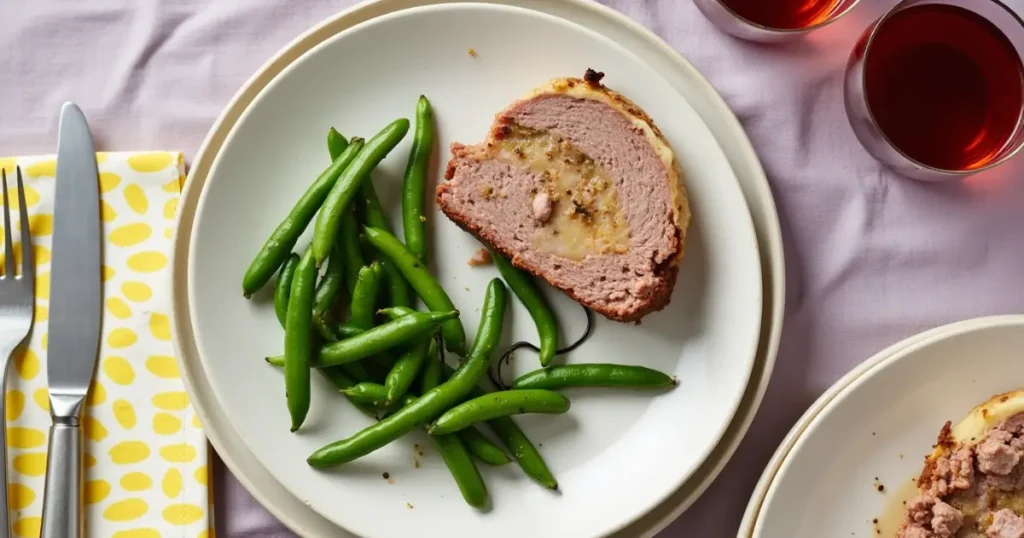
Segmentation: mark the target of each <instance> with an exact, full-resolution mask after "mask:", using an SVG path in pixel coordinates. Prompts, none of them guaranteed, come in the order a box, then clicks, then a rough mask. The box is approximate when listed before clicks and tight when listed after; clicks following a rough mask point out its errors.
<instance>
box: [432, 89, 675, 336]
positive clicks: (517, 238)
mask: <svg viewBox="0 0 1024 538" xmlns="http://www.w3.org/2000/svg"><path fill="white" fill-rule="evenodd" d="M602 77H603V74H601V73H597V72H594V71H593V70H588V71H587V75H586V77H585V78H583V79H578V78H563V79H556V80H553V81H551V82H549V83H548V84H546V85H544V86H542V87H540V88H537V89H536V90H534V91H533V92H531V94H530V95H528V96H526V97H525V98H523V99H520V100H518V101H516V102H514V103H512V104H511V105H509V106H508V107H507V108H506V109H505V110H503V111H501V112H500V113H498V114H497V116H496V118H495V120H494V123H493V124H492V125H491V129H490V133H489V134H488V136H487V139H486V140H485V141H484V142H482V143H479V144H476V145H464V144H460V143H455V144H452V147H451V153H452V158H451V160H450V162H449V163H448V168H447V172H446V174H445V177H446V179H447V180H448V181H446V182H444V183H442V184H441V185H439V186H438V187H437V201H438V204H439V206H440V207H441V210H442V211H443V212H444V213H445V215H447V216H448V218H450V219H451V220H452V221H454V222H455V223H456V224H458V225H459V226H460V227H462V228H463V229H464V230H466V231H468V232H469V233H471V234H473V235H474V236H476V237H477V238H478V239H479V240H481V241H482V242H484V243H485V244H487V245H488V246H489V247H491V248H493V249H495V250H496V251H498V252H500V253H501V254H503V255H505V256H506V257H508V258H509V259H510V260H511V261H512V263H513V264H514V265H516V266H517V267H519V268H521V269H523V270H525V271H527V272H529V273H532V274H533V275H535V276H537V277H539V278H542V279H544V280H545V281H547V282H548V283H550V284H551V285H552V286H554V287H555V288H558V289H560V290H562V291H564V292H565V293H567V294H568V295H570V296H571V297H573V298H574V299H575V300H577V301H579V302H580V303H581V304H583V305H584V306H586V307H588V308H590V309H592V310H594V311H596V312H598V313H600V314H603V315H604V316H606V317H608V318H610V319H613V320H617V321H638V320H640V318H642V317H644V316H645V315H647V314H649V313H651V312H654V311H657V310H660V309H662V308H664V307H665V305H667V304H668V302H669V299H670V297H671V295H672V289H673V286H674V285H675V281H676V277H677V275H678V272H679V264H680V262H681V260H682V259H683V252H684V248H683V247H684V244H685V241H686V230H687V226H688V224H689V220H690V209H689V205H688V201H687V197H686V190H685V188H684V187H683V185H682V177H681V171H680V167H679V163H678V162H677V161H676V158H675V155H674V153H673V152H672V150H671V149H670V148H669V146H668V143H667V142H666V141H665V138H664V137H663V136H662V134H661V132H660V131H659V130H658V128H657V127H656V126H655V125H654V122H653V121H652V120H651V118H650V117H649V116H648V115H647V114H646V113H644V112H643V111H642V110H641V109H640V108H639V107H638V106H637V105H635V104H633V103H632V102H631V101H629V100H628V99H626V98H625V97H623V96H622V95H620V94H618V93H616V92H614V91H612V90H610V89H608V88H607V87H606V86H604V85H603V84H602V83H601V78H602Z"/></svg>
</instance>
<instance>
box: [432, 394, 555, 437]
mask: <svg viewBox="0 0 1024 538" xmlns="http://www.w3.org/2000/svg"><path fill="white" fill-rule="evenodd" d="M567 411H569V399H568V398H566V397H565V396H563V395H561V394H560V393H558V392H554V391H551V390H541V389H528V390H505V391H501V392H492V393H490V394H485V395H483V396H478V397H476V398H473V399H472V400H469V401H466V402H462V403H461V404H459V405H456V406H455V407H453V408H451V409H449V410H447V411H445V413H444V414H443V415H441V416H440V417H438V418H437V420H435V421H434V424H432V425H431V426H430V428H429V429H428V430H427V431H428V433H430V434H431V435H447V434H449V433H455V432H457V431H459V430H461V429H463V428H468V427H469V426H471V425H473V424H474V423H477V422H482V421H485V420H491V419H495V418H498V417H507V416H509V415H517V414H524V413H544V414H549V415H557V414H561V413H565V412H567Z"/></svg>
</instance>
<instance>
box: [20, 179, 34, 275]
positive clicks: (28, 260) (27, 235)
mask: <svg viewBox="0 0 1024 538" xmlns="http://www.w3.org/2000/svg"><path fill="white" fill-rule="evenodd" d="M17 170H18V213H20V218H21V276H22V278H25V279H28V280H35V274H36V265H35V252H34V251H33V250H32V231H31V230H30V229H29V226H28V205H27V204H25V185H24V184H23V182H22V179H21V167H20V166H19V167H18V168H17Z"/></svg>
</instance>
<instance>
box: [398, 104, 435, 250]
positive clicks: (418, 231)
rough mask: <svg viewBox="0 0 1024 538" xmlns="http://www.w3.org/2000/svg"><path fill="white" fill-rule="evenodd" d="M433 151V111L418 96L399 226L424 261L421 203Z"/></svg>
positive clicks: (409, 244) (423, 228) (423, 202)
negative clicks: (400, 224)
mask: <svg viewBox="0 0 1024 538" xmlns="http://www.w3.org/2000/svg"><path fill="white" fill-rule="evenodd" d="M433 152H434V111H433V109H432V108H431V106H430V101H428V100H427V98H426V97H424V96H422V95H421V96H420V98H419V100H418V101H417V102H416V130H415V132H414V133H413V139H412V150H411V151H410V152H409V161H408V162H407V164H406V166H405V178H404V180H403V181H402V227H403V229H404V231H405V244H406V246H408V247H409V251H410V252H412V253H413V254H415V255H416V257H418V258H419V259H420V261H421V262H423V263H427V239H426V235H427V234H426V229H425V228H426V227H425V226H424V223H425V222H426V220H427V218H426V217H425V216H424V215H423V207H424V205H425V204H426V199H427V175H428V171H429V168H430V156H431V154H432V153H433Z"/></svg>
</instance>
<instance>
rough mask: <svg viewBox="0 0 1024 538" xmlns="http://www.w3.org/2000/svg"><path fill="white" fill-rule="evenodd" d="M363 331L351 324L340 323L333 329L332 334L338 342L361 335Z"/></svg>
mask: <svg viewBox="0 0 1024 538" xmlns="http://www.w3.org/2000/svg"><path fill="white" fill-rule="evenodd" d="M362 333H363V330H362V329H360V328H358V327H356V326H354V325H352V324H351V323H342V324H341V325H338V326H337V327H335V328H334V334H335V336H337V339H338V340H344V339H346V338H352V337H353V336H355V335H357V334H362Z"/></svg>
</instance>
